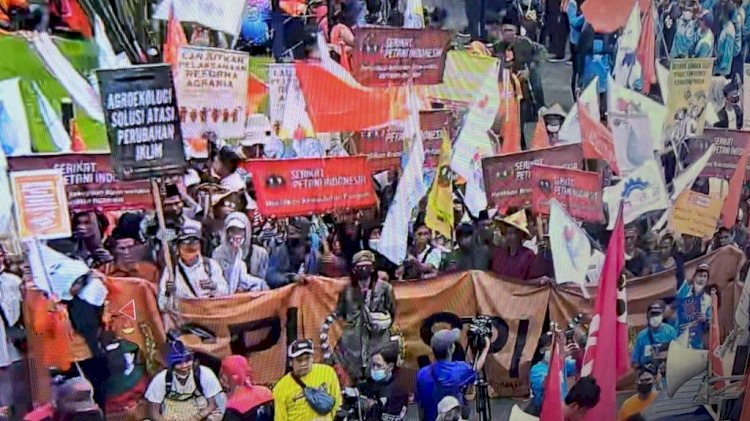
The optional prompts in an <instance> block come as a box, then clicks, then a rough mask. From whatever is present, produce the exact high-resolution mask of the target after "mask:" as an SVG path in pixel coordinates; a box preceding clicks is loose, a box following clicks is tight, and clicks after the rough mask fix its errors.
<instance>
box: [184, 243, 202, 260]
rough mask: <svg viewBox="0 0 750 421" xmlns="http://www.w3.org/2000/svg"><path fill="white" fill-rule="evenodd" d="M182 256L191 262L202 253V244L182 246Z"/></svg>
mask: <svg viewBox="0 0 750 421" xmlns="http://www.w3.org/2000/svg"><path fill="white" fill-rule="evenodd" d="M179 252H180V257H181V258H182V260H183V261H186V262H190V261H192V260H193V259H195V258H197V257H198V256H199V255H200V254H201V248H200V246H197V247H180V250H179Z"/></svg>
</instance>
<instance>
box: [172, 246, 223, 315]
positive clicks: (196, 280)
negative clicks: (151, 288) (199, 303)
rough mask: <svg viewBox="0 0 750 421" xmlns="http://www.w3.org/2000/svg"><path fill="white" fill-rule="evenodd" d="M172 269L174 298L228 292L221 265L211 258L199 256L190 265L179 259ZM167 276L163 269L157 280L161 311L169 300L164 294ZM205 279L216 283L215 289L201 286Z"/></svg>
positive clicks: (216, 294)
mask: <svg viewBox="0 0 750 421" xmlns="http://www.w3.org/2000/svg"><path fill="white" fill-rule="evenodd" d="M204 261H205V263H204ZM177 265H180V266H182V268H183V269H184V270H185V274H186V275H187V276H188V278H189V279H187V280H185V279H184V278H183V277H182V273H181V272H182V271H181V270H180V269H179V268H178V267H177ZM206 268H208V272H210V274H209V273H207V272H206ZM174 271H175V274H174V280H175V292H174V296H175V298H180V299H181V298H208V297H222V296H226V295H228V294H229V285H227V281H226V279H225V278H224V272H223V271H222V269H221V266H219V264H218V263H217V262H216V261H215V260H213V259H209V258H206V257H202V256H201V257H199V258H198V260H197V261H196V263H195V264H194V265H192V266H190V267H188V266H185V265H184V264H183V263H182V260H179V261H178V263H177V264H176V265H175V268H174ZM168 277H169V274H168V272H167V270H166V269H165V270H164V272H162V276H161V280H160V281H159V308H160V309H161V310H162V311H166V310H167V309H168V302H169V300H168V299H167V295H166V290H167V279H168ZM207 279H211V281H213V283H214V284H215V285H216V290H215V291H211V290H206V289H203V288H202V287H201V285H200V284H201V281H205V280H207ZM186 282H190V286H192V287H193V288H192V289H193V291H195V293H196V294H197V296H196V294H193V292H192V291H191V289H190V286H188V284H187V283H186Z"/></svg>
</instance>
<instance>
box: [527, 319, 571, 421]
mask: <svg viewBox="0 0 750 421" xmlns="http://www.w3.org/2000/svg"><path fill="white" fill-rule="evenodd" d="M578 349H579V347H578V344H576V343H575V342H573V343H569V344H567V345H566V346H565V375H564V376H562V385H561V392H562V396H565V394H566V393H567V392H568V377H572V376H575V375H576V365H577V364H576V360H575V359H573V358H572V357H571V354H572V353H573V352H575V351H578ZM539 353H540V354H541V355H542V359H541V360H540V361H539V362H537V363H536V364H534V365H533V366H532V367H531V372H530V373H529V381H530V384H531V399H532V400H531V404H530V406H529V407H528V408H527V409H526V412H527V413H529V414H532V415H539V413H540V412H541V410H542V400H543V399H544V384H545V379H546V378H547V374H549V365H550V359H551V358H552V335H551V334H549V333H545V334H543V335H542V337H541V339H540V340H539Z"/></svg>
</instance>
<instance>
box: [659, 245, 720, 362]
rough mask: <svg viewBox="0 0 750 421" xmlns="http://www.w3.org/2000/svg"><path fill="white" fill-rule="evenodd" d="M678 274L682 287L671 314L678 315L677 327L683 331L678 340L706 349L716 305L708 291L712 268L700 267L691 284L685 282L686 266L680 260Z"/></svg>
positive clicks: (703, 265)
mask: <svg viewBox="0 0 750 421" xmlns="http://www.w3.org/2000/svg"><path fill="white" fill-rule="evenodd" d="M676 272H677V281H678V283H680V287H679V288H678V290H677V297H676V299H675V301H674V302H673V303H672V304H671V306H670V311H669V315H670V316H674V315H675V313H676V317H674V319H673V324H674V325H676V327H677V328H678V331H679V336H678V338H677V340H678V341H681V342H683V343H684V345H685V346H687V347H689V348H692V349H703V348H704V343H703V336H704V333H705V332H708V329H709V327H710V326H711V317H712V306H713V302H712V299H711V294H709V291H706V289H707V286H708V282H709V275H710V266H709V265H708V263H701V264H700V265H698V268H697V269H696V270H695V274H694V275H693V279H692V281H690V282H689V281H687V280H686V279H685V269H684V264H683V263H682V262H681V261H680V260H678V263H677V270H676Z"/></svg>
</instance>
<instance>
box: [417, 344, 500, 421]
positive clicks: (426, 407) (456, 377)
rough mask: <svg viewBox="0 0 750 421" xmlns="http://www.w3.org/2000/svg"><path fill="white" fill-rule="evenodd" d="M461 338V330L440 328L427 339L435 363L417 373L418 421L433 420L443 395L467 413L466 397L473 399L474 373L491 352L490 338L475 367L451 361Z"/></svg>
mask: <svg viewBox="0 0 750 421" xmlns="http://www.w3.org/2000/svg"><path fill="white" fill-rule="evenodd" d="M460 336H461V330H460V329H451V330H448V329H443V330H439V331H437V332H435V333H434V334H433V335H432V339H431V340H430V347H431V348H432V353H433V354H434V355H435V359H436V360H437V361H436V362H434V363H432V364H430V365H428V366H427V367H423V368H422V369H421V370H419V373H417V390H416V396H415V398H414V400H415V401H416V402H417V403H418V404H419V411H420V419H421V420H423V421H435V419H436V417H437V407H438V403H439V402H440V400H442V399H443V398H444V397H445V396H453V397H455V398H456V399H458V401H459V402H460V403H461V405H462V407H463V409H464V410H467V409H468V407H467V405H466V401H467V399H466V398H465V397H466V396H472V395H473V393H474V391H473V388H474V387H473V386H474V382H475V381H476V380H477V372H478V371H481V370H482V369H483V368H484V363H485V361H486V360H487V354H488V353H489V350H490V340H489V337H487V336H484V337H482V338H481V340H482V341H483V342H484V344H483V346H482V348H481V351H480V354H479V356H478V358H477V359H476V360H475V361H476V362H475V364H474V366H471V365H469V364H467V363H466V362H464V361H452V357H453V354H454V352H455V351H456V344H457V342H458V340H459V338H460Z"/></svg>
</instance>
